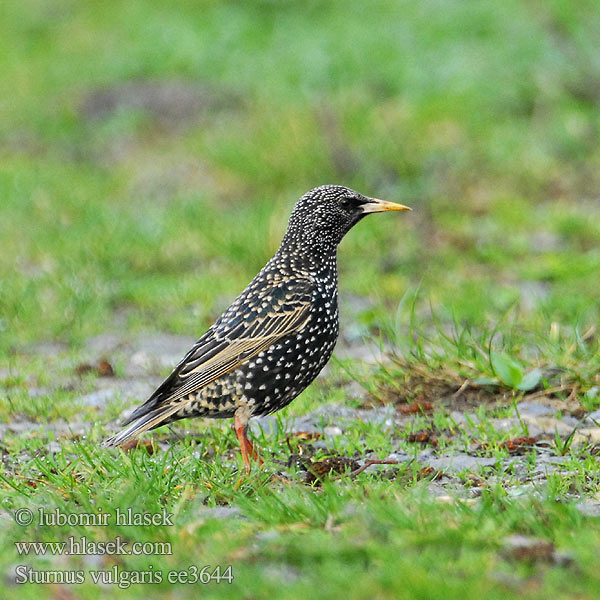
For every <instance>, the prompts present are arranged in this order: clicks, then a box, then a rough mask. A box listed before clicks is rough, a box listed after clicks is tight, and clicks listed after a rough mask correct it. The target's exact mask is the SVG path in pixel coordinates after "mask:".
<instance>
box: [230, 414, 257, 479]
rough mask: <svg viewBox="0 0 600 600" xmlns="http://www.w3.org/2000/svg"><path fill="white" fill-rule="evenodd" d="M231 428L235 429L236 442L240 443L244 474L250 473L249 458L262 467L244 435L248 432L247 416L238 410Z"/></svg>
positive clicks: (250, 443) (254, 450) (255, 452)
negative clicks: (256, 461)
mask: <svg viewBox="0 0 600 600" xmlns="http://www.w3.org/2000/svg"><path fill="white" fill-rule="evenodd" d="M233 427H234V429H235V435H236V436H237V439H238V442H239V443H240V450H241V451H242V459H243V460H244V465H245V466H246V473H250V456H251V457H252V458H253V459H254V460H258V464H259V465H262V464H263V461H262V460H261V459H260V458H259V457H258V452H257V451H256V449H255V448H254V446H253V445H252V442H251V441H250V440H249V439H248V436H247V435H246V434H247V432H248V416H247V415H246V414H245V412H242V413H240V410H237V411H236V412H235V415H234V419H233Z"/></svg>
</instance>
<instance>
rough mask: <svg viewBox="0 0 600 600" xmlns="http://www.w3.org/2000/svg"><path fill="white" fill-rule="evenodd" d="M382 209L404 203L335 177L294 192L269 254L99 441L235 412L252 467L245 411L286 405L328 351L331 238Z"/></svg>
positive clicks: (333, 270) (333, 267) (332, 298)
mask: <svg viewBox="0 0 600 600" xmlns="http://www.w3.org/2000/svg"><path fill="white" fill-rule="evenodd" d="M390 210H410V209H409V208H408V207H406V206H402V205H401V204H394V203H392V202H384V201H383V200H378V199H376V198H368V197H366V196H363V195H361V194H359V193H358V192H355V191H354V190H351V189H349V188H347V187H343V186H339V185H324V186H321V187H317V188H314V189H312V190H311V191H310V192H308V193H307V194H305V195H304V196H302V198H300V200H298V202H297V203H296V206H295V207H294V210H293V212H292V215H291V217H290V221H289V225H288V228H287V231H286V233H285V235H284V237H283V240H282V242H281V246H280V247H279V250H277V252H276V253H275V255H274V256H273V258H271V259H270V260H269V262H267V264H266V265H265V266H264V267H263V269H262V270H261V271H260V272H259V273H258V275H257V276H256V277H255V278H254V279H253V280H252V281H251V282H250V284H249V285H248V287H247V288H246V289H245V290H244V291H243V292H242V293H241V294H240V295H239V296H238V297H237V298H236V299H235V300H234V301H233V302H232V304H231V306H229V308H228V309H227V310H226V311H225V312H224V313H223V314H222V315H221V316H220V317H219V318H218V319H217V320H216V322H215V323H214V324H213V325H212V326H211V327H210V328H209V330H208V331H207V332H206V333H205V334H204V335H203V336H202V337H201V338H200V339H199V340H198V341H197V342H196V343H195V344H194V345H193V346H192V348H191V349H190V351H189V352H188V353H187V354H186V355H185V356H184V357H183V359H182V360H181V362H180V363H179V364H178V365H177V367H175V369H174V371H173V372H172V373H171V374H170V375H169V376H168V377H167V378H166V379H165V381H164V382H163V383H162V384H161V385H160V386H159V387H158V388H157V389H156V391H155V392H154V393H153V394H152V395H151V396H150V398H149V399H148V400H146V402H145V403H144V404H142V405H141V406H139V407H138V408H137V409H136V410H135V411H134V412H133V413H132V415H131V416H130V417H129V419H128V420H127V422H126V423H125V425H127V427H126V428H125V429H123V430H122V431H121V432H120V433H117V434H116V435H114V436H113V437H111V438H109V439H108V440H106V441H105V442H104V445H105V446H118V445H120V444H123V443H124V442H127V441H128V440H130V439H131V438H133V437H135V436H137V435H138V434H140V433H142V432H144V431H146V430H148V429H154V428H155V427H159V426H160V425H165V424H167V423H171V422H173V421H176V420H178V419H184V418H186V417H211V418H217V419H223V418H229V417H233V418H234V428H235V433H236V436H237V438H238V441H239V443H240V448H241V452H242V458H243V460H244V464H245V466H246V471H250V459H249V457H250V456H252V457H253V458H254V459H258V455H257V453H256V451H255V449H254V448H253V446H252V443H251V442H250V440H249V439H248V437H247V435H246V432H247V429H248V420H249V419H250V417H253V416H262V415H268V414H270V413H272V412H275V411H277V410H279V409H281V408H283V407H284V406H287V405H288V404H289V403H290V402H291V401H292V400H293V399H294V398H296V396H298V394H300V392H302V391H303V390H304V389H305V388H306V387H307V386H308V385H309V384H310V383H311V382H312V381H313V380H314V379H315V377H316V376H317V375H318V374H319V372H320V371H321V369H322V368H323V367H324V366H325V363H326V362H327V361H328V360H329V358H330V357H331V354H332V352H333V347H334V345H335V343H336V340H337V337H338V302H337V297H338V290H337V287H338V286H337V246H338V244H339V243H340V241H341V240H342V238H343V237H344V235H345V234H346V233H347V232H348V231H349V230H350V229H351V228H352V227H353V226H354V225H356V223H358V221H360V220H361V219H362V218H363V217H364V216H365V215H368V214H369V213H376V212H384V211H390Z"/></svg>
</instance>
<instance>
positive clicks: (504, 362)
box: [490, 352, 523, 389]
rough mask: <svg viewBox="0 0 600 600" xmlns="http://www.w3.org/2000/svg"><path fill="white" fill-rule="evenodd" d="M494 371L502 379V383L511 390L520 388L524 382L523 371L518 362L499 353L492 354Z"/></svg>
mask: <svg viewBox="0 0 600 600" xmlns="http://www.w3.org/2000/svg"><path fill="white" fill-rule="evenodd" d="M490 359H491V363H492V369H493V370H494V373H496V375H498V377H500V380H501V381H502V383H504V384H505V385H507V386H508V387H511V388H515V389H516V388H518V387H519V384H520V383H521V381H522V380H523V369H522V368H521V366H520V365H519V363H518V362H516V361H515V360H513V359H512V358H510V356H507V355H506V354H500V353H499V352H492V353H491V354H490Z"/></svg>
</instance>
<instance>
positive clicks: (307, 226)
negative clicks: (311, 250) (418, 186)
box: [284, 185, 411, 248]
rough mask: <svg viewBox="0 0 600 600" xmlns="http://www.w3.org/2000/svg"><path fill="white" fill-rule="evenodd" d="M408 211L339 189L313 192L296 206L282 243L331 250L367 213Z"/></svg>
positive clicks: (326, 187) (308, 193) (321, 187)
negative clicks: (287, 241) (287, 242)
mask: <svg viewBox="0 0 600 600" xmlns="http://www.w3.org/2000/svg"><path fill="white" fill-rule="evenodd" d="M392 210H411V209H410V208H409V207H408V206H403V205H402V204H395V203H394V202H385V201H384V200H378V199H377V198H369V197H368V196H363V195H362V194H359V193H358V192H355V191H354V190H351V189H350V188H347V187H344V186H342V185H322V186H320V187H316V188H313V189H312V190H310V192H307V193H306V194H304V196H302V198H300V200H298V202H296V206H295V207H294V210H293V212H292V216H291V217H290V222H289V226H288V230H287V233H286V237H285V238H284V242H285V241H286V239H288V240H289V241H290V242H292V241H294V242H296V244H297V243H298V242H300V243H301V244H302V245H308V246H319V247H333V248H335V246H337V245H338V244H339V243H340V242H341V241H342V238H343V237H344V236H345V235H346V233H348V231H350V229H351V228H352V227H353V226H354V225H356V223H358V222H359V221H360V220H361V219H362V218H363V217H365V216H366V215H368V214H370V213H376V212H386V211H392Z"/></svg>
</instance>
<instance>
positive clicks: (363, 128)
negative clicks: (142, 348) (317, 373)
mask: <svg viewBox="0 0 600 600" xmlns="http://www.w3.org/2000/svg"><path fill="white" fill-rule="evenodd" d="M598 9H599V5H598V3H597V2H594V1H580V2H577V3H573V2H568V1H549V2H541V1H535V0H531V1H524V2H523V1H519V2H517V1H507V2H495V1H494V2H492V1H477V2H474V1H467V2H465V1H442V0H438V1H435V0H432V1H429V0H426V1H420V2H390V1H388V2H383V1H370V2H353V3H348V2H341V1H338V2H336V1H329V2H312V1H307V2H291V1H280V2H275V1H272V2H268V1H256V2H247V3H241V2H216V1H214V2H209V1H189V2H185V1H177V2H171V3H168V4H165V3H162V2H151V1H139V0H127V1H122V2H119V1H113V2H110V3H105V2H75V1H61V0H57V1H53V2H46V1H34V0H26V1H22V2H16V1H6V2H3V3H2V5H1V7H0V89H2V94H0V206H1V209H0V210H1V218H0V240H1V247H2V252H1V253H0V268H1V270H2V273H1V274H2V277H1V282H0V326H1V335H0V351H1V352H2V353H4V354H5V355H6V353H7V352H14V351H15V350H18V349H19V348H20V347H22V346H23V345H28V344H31V343H33V342H36V341H38V340H47V339H53V340H61V341H64V342H66V343H67V344H69V345H72V346H73V347H75V348H76V347H77V345H78V344H79V343H81V342H82V340H84V339H85V338H86V337H88V336H90V335H92V334H95V333H98V332H101V331H104V330H106V329H108V328H117V327H118V328H122V327H125V328H131V329H135V328H150V329H158V330H165V331H173V332H184V333H190V334H200V333H201V332H202V331H203V330H204V328H205V327H206V326H207V325H209V324H210V322H211V320H212V319H213V318H214V317H216V316H217V315H218V314H219V312H220V310H221V309H222V308H224V307H225V306H226V305H227V304H228V302H229V300H230V299H231V298H233V297H234V296H235V295H236V294H237V293H238V292H239V291H240V290H241V289H243V287H244V286H245V284H246V283H247V282H248V281H249V280H250V279H251V277H252V276H253V275H254V274H255V273H256V271H257V270H258V269H259V268H260V267H261V266H262V264H263V263H264V262H265V261H266V260H267V259H268V257H269V256H270V255H271V254H272V253H273V252H274V250H275V249H276V248H277V245H278V243H279V240H280V238H281V235H282V233H283V230H284V228H285V225H286V221H287V217H288V214H289V212H290V210H291V206H292V205H293V202H294V201H295V200H296V199H297V198H298V197H299V196H300V195H301V194H302V193H304V192H305V191H307V190H308V189H310V188H312V187H314V186H316V185H320V184H324V183H340V184H345V185H348V186H351V187H354V188H356V189H358V190H359V191H362V192H363V193H365V194H368V195H375V196H379V197H383V198H386V199H389V200H395V201H400V202H403V203H406V204H409V205H411V206H413V207H414V209H415V210H414V212H413V213H410V214H407V215H391V216H390V215H387V216H385V217H381V216H380V217H378V218H372V219H369V220H368V221H366V222H364V223H361V225H360V227H357V228H356V230H354V231H353V232H352V234H351V235H350V236H349V237H348V239H347V240H345V241H344V243H343V245H342V249H341V260H340V267H341V293H342V295H343V296H342V297H343V298H346V299H355V300H356V302H355V303H354V304H355V305H356V306H358V307H359V310H358V314H357V311H354V312H353V313H352V315H351V317H350V318H349V319H348V318H347V319H346V324H347V325H348V327H351V326H353V322H354V321H356V322H357V323H359V324H360V325H359V327H360V333H361V334H363V333H367V334H368V333H369V332H371V331H373V330H374V329H376V328H377V324H378V322H379V321H381V320H383V319H385V318H386V317H388V316H389V315H393V314H395V311H396V310H397V307H398V305H399V303H400V301H401V299H402V298H403V296H404V295H405V294H406V293H407V292H412V291H414V290H416V289H418V290H419V299H420V300H419V302H420V303H421V304H422V306H423V307H424V308H425V307H427V306H429V304H431V305H432V306H433V307H434V309H435V310H436V311H438V313H439V314H440V315H442V317H444V318H446V317H448V318H451V319H453V320H455V321H458V322H462V323H469V324H481V323H487V324H489V323H493V322H495V321H496V320H497V319H499V318H500V317H501V316H502V315H503V314H505V312H506V311H510V310H512V311H514V312H513V314H516V315H517V320H518V322H519V323H523V324H524V325H527V326H531V327H540V328H541V329H540V331H541V330H544V331H546V330H547V329H546V328H547V325H548V322H551V321H555V322H558V323H565V324H567V325H569V326H570V325H577V324H583V325H586V324H587V325H589V324H590V323H593V322H594V320H596V319H597V317H598V300H597V299H598V297H599V295H600V275H599V274H600V250H599V242H600V201H599V199H598V183H599V179H600V160H599V159H600V144H599V143H598V141H599V132H600V112H599V110H598V107H599V104H600V58H599V57H600V54H598V45H597V40H598V39H600V38H599V35H600V10H598ZM363 298H366V299H367V300H366V301H364V300H363ZM348 305H349V301H348V302H344V301H343V306H348ZM343 310H347V309H344V308H343ZM426 312H427V311H425V310H423V315H422V318H423V319H426V316H425V313H426ZM349 321H352V322H349Z"/></svg>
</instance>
